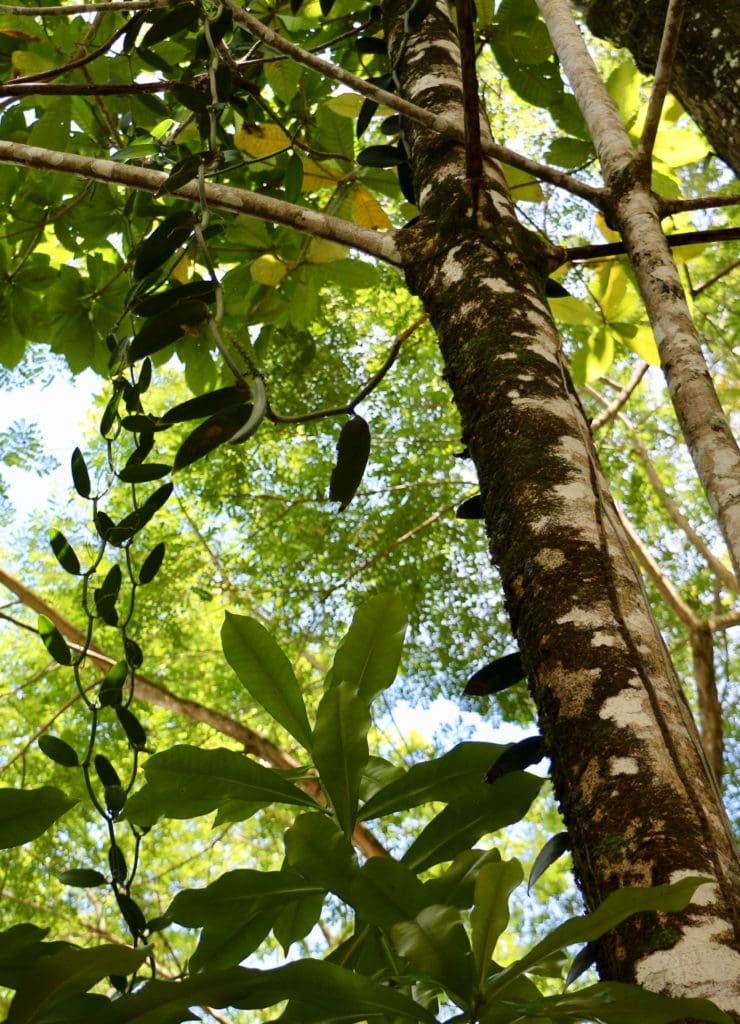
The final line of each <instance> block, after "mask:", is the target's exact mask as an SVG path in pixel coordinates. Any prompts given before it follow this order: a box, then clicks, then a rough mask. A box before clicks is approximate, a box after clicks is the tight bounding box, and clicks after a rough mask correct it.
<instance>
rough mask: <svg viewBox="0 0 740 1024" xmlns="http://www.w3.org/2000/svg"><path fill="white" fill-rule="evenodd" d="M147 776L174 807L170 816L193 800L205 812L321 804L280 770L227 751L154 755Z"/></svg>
mask: <svg viewBox="0 0 740 1024" xmlns="http://www.w3.org/2000/svg"><path fill="white" fill-rule="evenodd" d="M144 773H145V775H146V779H147V782H148V784H149V786H150V787H151V790H152V791H153V796H154V797H155V798H156V799H158V800H159V801H160V802H161V804H162V805H163V806H166V807H167V808H168V811H169V814H168V816H169V817H179V814H178V808H179V806H180V803H182V805H183V806H184V807H187V806H188V803H189V802H190V801H196V802H198V803H199V804H200V806H201V807H203V808H204V809H203V810H201V811H200V812H199V813H200V814H206V813H208V811H211V810H214V809H215V808H216V807H218V806H219V804H220V803H221V801H222V800H249V801H251V800H259V801H265V802H266V803H280V804H296V805H298V806H308V807H314V806H316V804H315V801H314V800H313V799H312V798H311V797H310V796H309V795H308V794H307V793H304V792H303V790H302V789H299V788H298V787H297V786H294V785H293V784H292V783H291V782H287V781H286V780H285V779H284V778H283V777H282V776H281V775H280V774H279V773H278V772H276V771H274V770H273V769H271V768H264V767H263V766H262V765H261V764H257V762H256V761H252V760H251V759H250V758H248V757H246V756H245V755H244V754H239V753H237V752H236V751H235V750H226V749H224V748H223V747H219V748H217V749H215V750H203V749H201V748H200V747H190V746H185V745H181V746H175V747H172V748H171V749H170V750H165V751H164V752H163V753H161V754H154V756H153V757H150V758H149V760H148V761H147V762H146V764H145V765H144Z"/></svg>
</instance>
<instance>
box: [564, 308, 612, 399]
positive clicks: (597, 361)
mask: <svg viewBox="0 0 740 1024" xmlns="http://www.w3.org/2000/svg"><path fill="white" fill-rule="evenodd" d="M555 301H556V302H557V301H560V300H557V299H556V300H555ZM562 301H564V302H567V301H569V300H567V299H563V300H562ZM613 362H614V332H613V331H610V330H608V329H607V328H605V327H597V328H595V329H594V330H593V331H592V332H591V334H590V335H589V337H588V339H587V340H586V342H585V343H584V344H582V345H580V346H579V347H578V349H577V350H576V353H575V355H574V356H573V360H572V364H571V367H572V373H573V378H574V379H575V380H576V382H577V383H579V384H583V383H586V384H590V383H593V381H595V380H598V379H599V377H602V376H603V375H604V374H605V373H608V371H609V368H610V366H611V365H612V363H613Z"/></svg>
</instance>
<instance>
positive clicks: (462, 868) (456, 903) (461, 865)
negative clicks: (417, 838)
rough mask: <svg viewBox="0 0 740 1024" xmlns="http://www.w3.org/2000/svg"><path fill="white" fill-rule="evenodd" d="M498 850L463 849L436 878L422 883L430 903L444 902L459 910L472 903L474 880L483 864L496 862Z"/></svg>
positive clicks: (499, 856) (499, 858)
mask: <svg viewBox="0 0 740 1024" xmlns="http://www.w3.org/2000/svg"><path fill="white" fill-rule="evenodd" d="M500 860H501V854H500V853H499V852H498V850H495V849H494V850H476V849H472V850H463V852H462V853H458V855H457V856H456V857H455V859H454V860H453V861H452V863H451V864H450V866H449V868H448V869H447V870H446V871H444V872H443V873H442V874H441V875H438V876H437V877H436V878H430V879H429V881H428V882H425V883H424V889H425V890H426V892H427V893H428V894H429V902H430V903H444V904H446V905H447V906H452V907H459V908H460V909H461V910H464V909H466V908H467V907H470V906H472V905H473V901H474V899H475V880H476V879H477V877H478V873H479V872H480V870H481V868H482V867H483V866H484V865H485V864H490V863H498V861H500Z"/></svg>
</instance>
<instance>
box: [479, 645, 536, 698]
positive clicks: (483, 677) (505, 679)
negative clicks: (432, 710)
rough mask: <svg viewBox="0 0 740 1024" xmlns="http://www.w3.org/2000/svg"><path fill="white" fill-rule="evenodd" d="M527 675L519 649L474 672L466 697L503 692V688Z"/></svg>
mask: <svg viewBox="0 0 740 1024" xmlns="http://www.w3.org/2000/svg"><path fill="white" fill-rule="evenodd" d="M525 676H526V672H525V670H524V665H523V664H522V656H521V654H520V653H519V651H514V653H513V654H505V655H504V656H503V657H502V658H496V660H495V661H492V662H490V663H489V664H488V665H484V666H483V668H479V669H478V671H477V672H474V673H473V675H472V676H471V677H470V679H468V682H467V686H466V687H465V689H464V690H463V693H464V694H465V696H466V697H482V696H484V695H488V694H492V693H501V691H502V690H506V689H508V687H510V686H513V685H514V684H515V683H518V682H520V681H521V680H522V679H524V678H525Z"/></svg>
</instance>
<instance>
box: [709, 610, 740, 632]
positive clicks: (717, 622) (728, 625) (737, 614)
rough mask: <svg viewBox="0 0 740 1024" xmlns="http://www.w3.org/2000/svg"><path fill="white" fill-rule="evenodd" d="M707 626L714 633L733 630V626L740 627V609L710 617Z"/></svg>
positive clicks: (717, 613) (716, 613)
mask: <svg viewBox="0 0 740 1024" xmlns="http://www.w3.org/2000/svg"><path fill="white" fill-rule="evenodd" d="M707 624H708V625H709V628H710V629H711V631H712V632H713V633H718V632H719V631H720V630H724V629H732V628H733V626H740V608H734V609H733V610H732V611H729V612H715V613H714V615H710V616H709V618H708V619H707Z"/></svg>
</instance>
